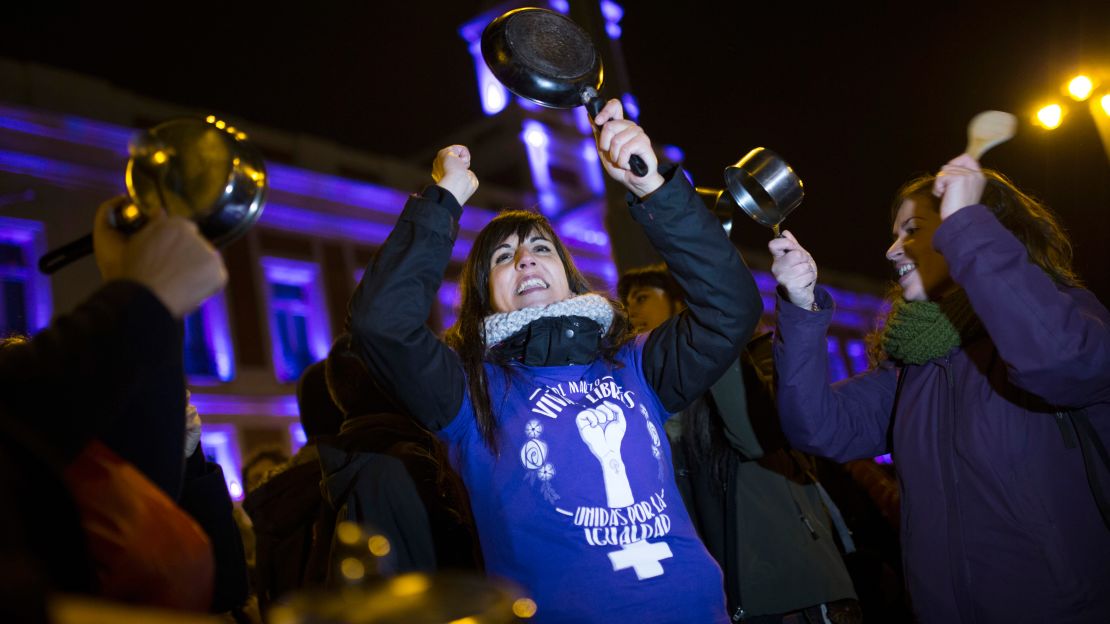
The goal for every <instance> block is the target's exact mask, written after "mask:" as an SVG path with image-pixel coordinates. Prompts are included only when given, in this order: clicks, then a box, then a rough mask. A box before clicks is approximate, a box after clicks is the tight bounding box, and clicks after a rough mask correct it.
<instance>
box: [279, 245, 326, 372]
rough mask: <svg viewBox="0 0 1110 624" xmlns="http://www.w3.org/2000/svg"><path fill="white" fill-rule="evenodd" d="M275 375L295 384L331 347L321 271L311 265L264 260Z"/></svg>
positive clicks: (298, 262)
mask: <svg viewBox="0 0 1110 624" xmlns="http://www.w3.org/2000/svg"><path fill="white" fill-rule="evenodd" d="M262 270H263V271H264V273H265V277H266V282H265V288H266V303H267V309H268V310H269V321H270V341H271V345H272V351H271V352H272V354H273V359H274V373H275V375H276V376H277V378H278V380H279V381H283V382H290V381H295V380H296V379H297V378H299V377H300V376H301V372H302V371H304V369H305V368H307V367H308V365H309V364H312V363H313V362H317V361H319V360H322V359H324V358H325V357H327V355H328V349H329V347H330V345H331V330H330V328H329V326H328V316H327V311H326V308H325V306H324V293H323V289H322V287H321V285H320V282H321V280H320V267H319V266H317V265H316V264H315V263H312V262H302V261H297V260H289V259H286V258H273V257H264V258H262Z"/></svg>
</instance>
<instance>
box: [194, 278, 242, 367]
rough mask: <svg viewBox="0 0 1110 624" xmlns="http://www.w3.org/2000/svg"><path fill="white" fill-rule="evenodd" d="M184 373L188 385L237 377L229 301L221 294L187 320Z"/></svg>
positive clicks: (212, 298) (206, 302)
mask: <svg viewBox="0 0 1110 624" xmlns="http://www.w3.org/2000/svg"><path fill="white" fill-rule="evenodd" d="M184 347H185V349H184V350H185V373H186V374H188V375H189V383H192V384H196V385H205V384H211V383H216V382H226V381H231V379H232V378H233V377H234V376H235V368H234V361H235V358H234V356H233V354H232V346H231V331H230V330H229V328H228V321H227V300H226V298H225V297H224V293H223V292H220V293H218V294H216V295H215V296H213V297H211V298H210V299H208V301H205V302H204V304H203V305H202V306H201V307H200V308H199V309H197V311H195V312H193V313H192V314H190V315H189V316H186V317H185V345H184Z"/></svg>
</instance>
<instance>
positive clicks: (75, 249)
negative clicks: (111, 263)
mask: <svg viewBox="0 0 1110 624" xmlns="http://www.w3.org/2000/svg"><path fill="white" fill-rule="evenodd" d="M92 251H93V237H92V234H87V235H85V236H82V237H81V238H78V239H77V240H75V241H72V242H69V243H66V244H65V245H62V246H61V247H59V248H57V249H55V250H53V251H50V252H47V253H46V254H45V255H44V256H43V257H41V258H39V271H41V272H43V273H45V274H46V275H50V274H52V273H54V272H55V271H57V270H58V269H60V268H62V267H64V266H67V265H69V264H70V263H72V262H74V261H76V260H80V259H81V258H84V257H85V256H87V255H89V254H91V253H92Z"/></svg>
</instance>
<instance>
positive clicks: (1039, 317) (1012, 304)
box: [775, 205, 1110, 623]
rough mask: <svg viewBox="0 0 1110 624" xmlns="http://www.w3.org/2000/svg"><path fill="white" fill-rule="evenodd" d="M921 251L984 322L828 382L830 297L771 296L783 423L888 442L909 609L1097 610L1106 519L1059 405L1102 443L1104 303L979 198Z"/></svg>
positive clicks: (845, 450) (1077, 614)
mask: <svg viewBox="0 0 1110 624" xmlns="http://www.w3.org/2000/svg"><path fill="white" fill-rule="evenodd" d="M933 246H934V247H935V248H936V249H937V250H938V251H939V252H940V253H942V254H943V255H944V257H945V259H946V260H947V262H948V265H949V269H950V271H951V274H952V277H953V278H954V279H955V281H956V282H957V283H958V284H959V285H960V286H962V287H963V288H964V289H965V290H966V291H967V294H968V297H969V298H970V300H971V304H972V307H973V308H974V309H975V311H976V313H977V314H978V316H979V318H980V319H981V321H982V322H983V325H984V326H985V327H986V330H987V331H986V333H987V334H988V335H984V336H982V337H981V338H979V339H977V340H974V341H972V342H971V343H970V344H967V345H964V346H963V347H960V348H957V349H954V350H953V351H952V352H951V353H949V354H948V355H946V356H944V357H942V358H936V359H934V360H932V361H930V362H928V363H926V364H924V365H920V366H906V367H902V368H898V367H895V366H893V365H889V364H887V365H882V366H879V367H878V368H876V369H873V370H871V371H868V372H866V373H863V374H860V375H857V376H855V377H853V378H851V379H847V380H844V381H842V382H839V383H836V384H833V385H832V386H830V385H829V384H828V382H827V376H826V356H825V353H826V343H825V333H826V329H827V328H828V325H829V321H830V319H831V317H832V309H831V308H832V301H831V298H830V297H829V295H828V293H827V292H825V291H824V290H822V289H820V288H819V289H818V293H817V301H818V304H819V305H820V307H821V310H820V311H818V312H810V311H808V310H803V309H801V308H799V307H797V306H795V305H792V304H790V303H789V302H787V301H785V300H783V299H780V301H779V306H778V331H777V332H776V339H775V367H776V370H777V374H778V402H779V413H780V414H781V417H782V425H783V429H784V431H785V433H786V435H787V437H788V438H789V439H790V441H791V442H792V443H793V444H794V446H795V447H797V448H799V449H801V450H803V451H806V452H809V453H814V454H817V455H823V456H826V457H830V458H832V459H835V460H838V461H846V460H850V459H858V458H862V457H870V456H875V455H879V454H882V453H885V452H888V451H892V452H893V454H894V461H895V466H896V467H897V469H898V474H899V478H900V480H901V483H902V548H903V563H904V566H905V568H906V579H907V583H908V585H909V589H910V595H911V598H912V600H913V603H914V604H913V609H914V612H915V613H916V614H917V617H918V618H919V619H920V620H921V621H922V622H925V623H932V622H946V623H947V622H976V623H993V622H1108V621H1110V531H1108V530H1107V527H1106V526H1105V524H1103V520H1102V518H1101V517H1100V515H1099V512H1098V509H1097V506H1096V504H1095V500H1094V496H1093V495H1092V492H1091V488H1090V486H1089V484H1088V481H1087V477H1086V472H1085V470H1084V464H1083V458H1082V454H1081V452H1080V450H1079V449H1078V448H1076V447H1075V446H1074V444H1073V443H1071V442H1073V440H1072V438H1071V436H1073V435H1074V430H1073V429H1071V422H1070V420H1069V419H1068V418H1067V415H1066V414H1063V415H1060V413H1062V412H1067V411H1069V410H1076V409H1083V410H1084V412H1085V414H1086V415H1087V416H1088V418H1089V419H1090V421H1091V423H1093V425H1094V427H1095V428H1096V429H1097V430H1098V431H1099V433H1100V435H1101V438H1102V440H1104V441H1107V442H1110V312H1107V310H1106V308H1105V307H1103V306H1102V305H1101V304H1100V303H1099V302H1098V300H1097V299H1096V298H1095V297H1094V295H1092V294H1091V293H1090V292H1088V291H1086V290H1082V289H1067V288H1063V287H1059V286H1057V285H1056V284H1055V283H1054V282H1053V281H1052V280H1051V279H1050V278H1049V277H1048V276H1047V275H1046V274H1045V273H1044V272H1043V271H1042V270H1041V269H1040V268H1038V267H1037V266H1036V265H1035V264H1033V263H1031V262H1030V261H1029V259H1028V256H1027V254H1026V251H1025V248H1024V247H1023V246H1022V244H1021V243H1020V242H1019V241H1018V240H1017V239H1016V238H1014V236H1013V235H1012V234H1010V232H1009V231H1008V230H1006V229H1005V228H1004V227H1003V226H1002V225H1001V224H1000V223H999V222H998V221H997V220H996V219H995V217H994V216H993V215H992V214H991V213H990V211H989V210H988V209H987V208H986V207H985V206H981V205H976V206H969V207H966V208H964V209H963V210H960V211H959V212H957V213H956V214H955V215H953V216H952V217H950V218H948V219H947V220H945V222H944V223H943V224H942V225H941V226H940V228H938V229H937V232H936V234H935V235H934V238H933ZM899 376H900V377H901V381H899ZM899 386H901V387H900V388H899ZM1069 443H1071V444H1069Z"/></svg>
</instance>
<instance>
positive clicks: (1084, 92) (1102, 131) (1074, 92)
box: [1032, 72, 1110, 160]
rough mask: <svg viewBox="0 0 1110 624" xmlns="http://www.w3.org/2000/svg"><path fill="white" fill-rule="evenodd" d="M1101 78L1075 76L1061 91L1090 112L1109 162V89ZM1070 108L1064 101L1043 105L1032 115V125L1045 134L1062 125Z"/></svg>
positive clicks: (1102, 77)
mask: <svg viewBox="0 0 1110 624" xmlns="http://www.w3.org/2000/svg"><path fill="white" fill-rule="evenodd" d="M1104 74H1105V72H1102V75H1098V76H1091V75H1088V74H1079V75H1077V76H1075V77H1073V78H1072V79H1071V80H1069V81H1067V82H1066V83H1064V85H1063V86H1062V88H1061V91H1062V92H1063V93H1064V94H1065V95H1067V96H1068V97H1069V98H1071V99H1072V100H1074V101H1075V102H1076V103H1080V102H1087V105H1086V106H1085V108H1087V110H1088V111H1090V114H1091V117H1092V119H1093V120H1094V122H1095V127H1096V128H1098V135H1099V138H1100V139H1101V140H1102V148H1103V150H1104V151H1105V152H1106V158H1107V160H1110V88H1108V87H1107V81H1106V80H1105V75H1104ZM1092 96H1094V97H1092ZM1074 107H1075V104H1071V103H1068V102H1067V100H1062V101H1061V100H1057V101H1051V102H1049V103H1045V104H1043V105H1042V106H1041V107H1040V108H1038V109H1037V110H1036V111H1035V112H1034V113H1033V120H1032V121H1033V125H1035V126H1040V127H1041V128H1043V129H1044V130H1046V131H1052V130H1055V129H1056V128H1059V127H1060V125H1061V124H1063V123H1064V120H1065V119H1066V118H1067V117H1068V116H1069V115H1070V114H1071V113H1072V112H1073V108H1074Z"/></svg>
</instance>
